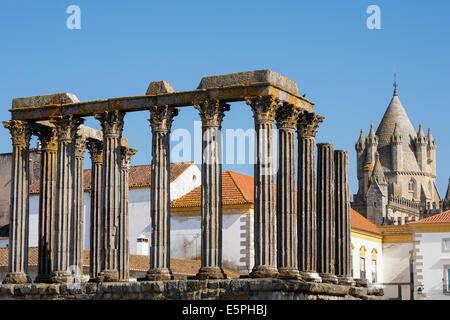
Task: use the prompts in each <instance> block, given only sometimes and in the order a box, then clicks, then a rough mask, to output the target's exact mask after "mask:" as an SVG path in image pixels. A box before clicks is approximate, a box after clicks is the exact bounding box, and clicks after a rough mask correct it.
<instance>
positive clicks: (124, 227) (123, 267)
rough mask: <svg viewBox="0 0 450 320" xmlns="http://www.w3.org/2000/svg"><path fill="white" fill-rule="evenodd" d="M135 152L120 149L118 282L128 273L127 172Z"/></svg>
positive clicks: (125, 279) (126, 278)
mask: <svg viewBox="0 0 450 320" xmlns="http://www.w3.org/2000/svg"><path fill="white" fill-rule="evenodd" d="M136 152H137V150H136V149H131V148H127V147H122V155H121V167H120V189H121V191H120V195H121V197H120V216H119V234H118V243H119V251H118V255H119V257H118V260H119V265H118V271H119V281H128V279H129V277H130V273H129V250H128V188H129V187H128V171H129V169H130V163H131V157H132V156H133V155H134V154H135V153H136Z"/></svg>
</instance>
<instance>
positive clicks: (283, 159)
mask: <svg viewBox="0 0 450 320" xmlns="http://www.w3.org/2000/svg"><path fill="white" fill-rule="evenodd" d="M298 114H299V109H297V108H296V107H295V106H293V105H291V104H288V103H284V104H283V105H282V106H281V107H280V108H278V110H277V115H276V120H277V127H278V173H277V215H276V217H277V262H278V263H277V266H278V273H279V277H280V278H283V279H298V278H299V272H298V269H297V265H298V261H297V259H298V257H297V203H296V200H297V197H296V195H297V193H296V190H295V189H296V186H295V127H296V125H297V117H298Z"/></svg>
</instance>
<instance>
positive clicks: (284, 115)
mask: <svg viewBox="0 0 450 320" xmlns="http://www.w3.org/2000/svg"><path fill="white" fill-rule="evenodd" d="M301 113H302V111H301V110H300V109H298V108H296V107H295V106H294V105H292V104H290V103H286V102H284V103H283V104H282V105H281V106H280V107H279V108H278V109H277V113H276V120H277V128H278V129H292V130H294V129H295V127H296V126H297V120H298V117H299V115H300V114H301Z"/></svg>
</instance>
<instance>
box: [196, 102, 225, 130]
mask: <svg viewBox="0 0 450 320" xmlns="http://www.w3.org/2000/svg"><path fill="white" fill-rule="evenodd" d="M194 107H195V108H196V109H197V110H198V112H199V114H200V118H201V119H202V125H203V127H220V126H221V125H222V120H223V117H224V116H225V111H228V110H230V105H229V104H226V103H224V102H221V101H220V100H217V99H211V100H204V101H200V102H195V103H194Z"/></svg>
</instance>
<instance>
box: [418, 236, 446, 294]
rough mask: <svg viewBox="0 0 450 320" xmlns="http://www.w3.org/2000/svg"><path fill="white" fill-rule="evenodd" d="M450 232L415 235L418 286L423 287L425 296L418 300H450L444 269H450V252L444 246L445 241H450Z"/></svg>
mask: <svg viewBox="0 0 450 320" xmlns="http://www.w3.org/2000/svg"><path fill="white" fill-rule="evenodd" d="M449 238H450V232H439V233H437V232H436V233H415V234H414V240H415V248H414V257H415V261H414V265H415V266H414V267H415V277H416V285H422V287H423V294H422V295H418V294H417V290H415V298H416V299H429V300H435V299H439V300H450V294H449V293H444V290H443V285H444V279H446V276H445V275H444V267H446V268H450V252H448V251H447V252H446V251H445V250H444V248H443V245H442V240H443V239H449Z"/></svg>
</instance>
